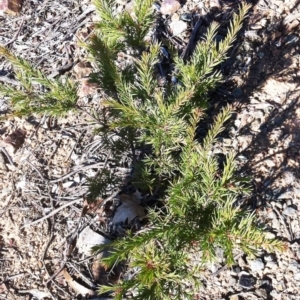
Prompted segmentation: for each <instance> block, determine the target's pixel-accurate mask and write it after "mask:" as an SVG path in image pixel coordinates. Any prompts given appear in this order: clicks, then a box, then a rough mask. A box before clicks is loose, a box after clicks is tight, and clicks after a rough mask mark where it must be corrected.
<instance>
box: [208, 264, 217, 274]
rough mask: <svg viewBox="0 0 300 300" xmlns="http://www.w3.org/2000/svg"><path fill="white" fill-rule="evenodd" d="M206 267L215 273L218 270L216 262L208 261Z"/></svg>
mask: <svg viewBox="0 0 300 300" xmlns="http://www.w3.org/2000/svg"><path fill="white" fill-rule="evenodd" d="M207 268H208V269H209V270H210V271H211V272H212V273H215V272H217V271H218V270H219V268H218V266H217V265H216V264H213V263H209V264H207Z"/></svg>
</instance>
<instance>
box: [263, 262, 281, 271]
mask: <svg viewBox="0 0 300 300" xmlns="http://www.w3.org/2000/svg"><path fill="white" fill-rule="evenodd" d="M266 268H269V269H271V270H275V269H277V268H278V265H277V264H276V263H275V262H274V261H268V262H267V264H266Z"/></svg>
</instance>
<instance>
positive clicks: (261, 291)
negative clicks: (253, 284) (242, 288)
mask: <svg viewBox="0 0 300 300" xmlns="http://www.w3.org/2000/svg"><path fill="white" fill-rule="evenodd" d="M255 293H256V294H257V295H259V296H260V297H262V298H263V299H267V297H268V294H267V291H266V290H265V289H257V290H256V291H255Z"/></svg>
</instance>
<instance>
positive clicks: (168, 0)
mask: <svg viewBox="0 0 300 300" xmlns="http://www.w3.org/2000/svg"><path fill="white" fill-rule="evenodd" d="M179 8H180V3H179V2H178V1H177V0H163V2H162V3H161V8H160V12H161V13H162V14H163V15H172V14H174V13H175V12H176V11H177V10H178V9H179Z"/></svg>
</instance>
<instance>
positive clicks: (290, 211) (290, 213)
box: [282, 206, 297, 217]
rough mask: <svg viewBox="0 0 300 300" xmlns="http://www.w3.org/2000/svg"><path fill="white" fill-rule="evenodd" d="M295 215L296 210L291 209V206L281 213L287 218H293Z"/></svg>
mask: <svg viewBox="0 0 300 300" xmlns="http://www.w3.org/2000/svg"><path fill="white" fill-rule="evenodd" d="M296 213H297V211H296V209H295V208H293V207H291V206H289V207H287V208H286V209H285V210H284V211H283V212H282V214H284V215H286V216H289V217H291V216H294V215H295V214H296Z"/></svg>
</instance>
